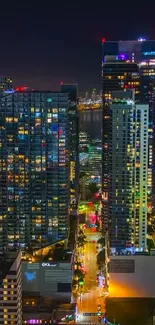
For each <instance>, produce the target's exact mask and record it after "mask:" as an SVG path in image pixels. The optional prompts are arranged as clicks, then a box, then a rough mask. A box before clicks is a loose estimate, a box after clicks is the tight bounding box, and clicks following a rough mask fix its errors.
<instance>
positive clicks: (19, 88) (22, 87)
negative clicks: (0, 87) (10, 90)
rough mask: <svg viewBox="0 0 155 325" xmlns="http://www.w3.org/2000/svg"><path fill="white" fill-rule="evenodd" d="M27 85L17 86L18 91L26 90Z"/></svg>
mask: <svg viewBox="0 0 155 325" xmlns="http://www.w3.org/2000/svg"><path fill="white" fill-rule="evenodd" d="M25 89H26V88H25V87H24V86H20V87H17V88H16V91H25Z"/></svg>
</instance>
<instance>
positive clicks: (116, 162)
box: [108, 91, 149, 251]
mask: <svg viewBox="0 0 155 325" xmlns="http://www.w3.org/2000/svg"><path fill="white" fill-rule="evenodd" d="M111 96H112V103H111V105H110V111H111V123H112V128H111V132H112V133H111V135H110V142H109V144H110V147H109V197H108V203H109V207H110V210H109V211H110V231H109V236H110V237H109V238H110V247H111V249H112V250H113V251H115V250H116V251H117V250H120V249H131V250H132V249H137V250H141V251H145V250H146V234H147V163H148V107H149V106H148V105H143V104H137V105H136V104H135V100H134V96H133V92H132V91H118V92H112V93H111Z"/></svg>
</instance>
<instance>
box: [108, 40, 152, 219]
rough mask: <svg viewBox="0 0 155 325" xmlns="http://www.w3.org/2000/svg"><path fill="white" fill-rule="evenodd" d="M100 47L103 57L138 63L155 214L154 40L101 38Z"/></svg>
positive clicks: (150, 194) (150, 199)
mask: <svg viewBox="0 0 155 325" xmlns="http://www.w3.org/2000/svg"><path fill="white" fill-rule="evenodd" d="M102 48H103V58H104V57H105V56H117V57H118V56H120V57H122V58H125V59H126V60H129V61H130V62H135V63H137V64H138V65H139V72H140V100H141V102H143V103H147V104H149V125H148V128H149V158H148V198H149V201H148V204H149V207H151V208H152V211H153V214H155V167H154V166H155V141H153V138H155V96H154V93H155V40H145V39H144V38H142V37H140V38H139V39H138V40H132V41H105V39H103V42H102ZM151 201H152V202H151ZM151 203H152V204H151Z"/></svg>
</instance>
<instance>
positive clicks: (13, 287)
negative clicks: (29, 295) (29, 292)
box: [0, 252, 22, 325]
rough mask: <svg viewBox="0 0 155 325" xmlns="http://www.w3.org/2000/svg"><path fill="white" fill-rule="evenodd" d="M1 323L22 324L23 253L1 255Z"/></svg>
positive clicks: (9, 324)
mask: <svg viewBox="0 0 155 325" xmlns="http://www.w3.org/2000/svg"><path fill="white" fill-rule="evenodd" d="M0 324H3V325H5V324H7V325H21V324H22V271H21V254H20V253H17V252H16V253H14V252H10V253H9V254H5V255H3V256H2V257H0Z"/></svg>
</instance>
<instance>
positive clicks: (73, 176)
mask: <svg viewBox="0 0 155 325" xmlns="http://www.w3.org/2000/svg"><path fill="white" fill-rule="evenodd" d="M61 92H62V93H67V94H68V99H69V160H70V207H71V210H72V211H73V210H77V206H78V195H79V112H78V94H77V85H76V84H61Z"/></svg>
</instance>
